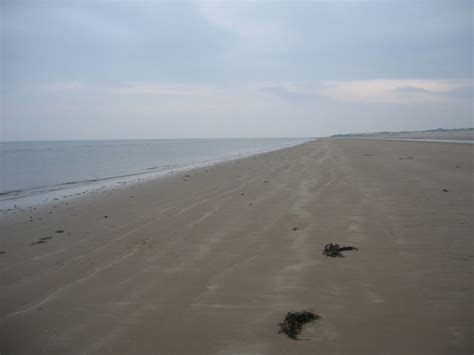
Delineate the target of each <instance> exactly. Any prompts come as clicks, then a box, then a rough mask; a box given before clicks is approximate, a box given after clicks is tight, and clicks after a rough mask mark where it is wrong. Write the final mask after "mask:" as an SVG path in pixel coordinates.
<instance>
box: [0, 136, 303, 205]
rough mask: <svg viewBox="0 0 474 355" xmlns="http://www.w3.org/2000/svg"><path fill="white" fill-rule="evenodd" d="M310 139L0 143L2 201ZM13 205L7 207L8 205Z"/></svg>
mask: <svg viewBox="0 0 474 355" xmlns="http://www.w3.org/2000/svg"><path fill="white" fill-rule="evenodd" d="M308 140H310V139H309V138H274V139H273V138H268V139H157V140H114V141H63V142H59V141H55V142H1V143H0V164H1V171H0V202H2V201H3V202H4V203H3V204H0V205H3V207H5V201H9V202H12V201H13V202H15V200H18V199H20V198H21V199H23V200H24V199H25V197H28V196H33V195H35V196H38V195H39V194H44V193H45V192H51V191H61V190H66V189H71V188H77V187H78V186H81V187H84V186H88V185H90V184H95V185H97V184H98V183H105V184H106V183H107V182H108V181H116V180H117V179H120V180H121V181H126V180H127V179H130V178H136V177H137V176H141V175H148V176H149V175H150V174H151V173H156V174H158V173H163V172H166V171H170V170H173V169H181V168H186V167H189V166H196V165H203V164H206V163H209V162H215V161H221V160H225V159H230V158H233V157H239V156H244V155H249V154H254V153H258V152H262V151H268V150H273V149H277V148H281V147H285V146H291V145H296V144H300V143H303V142H305V141H308ZM8 204H11V203H8Z"/></svg>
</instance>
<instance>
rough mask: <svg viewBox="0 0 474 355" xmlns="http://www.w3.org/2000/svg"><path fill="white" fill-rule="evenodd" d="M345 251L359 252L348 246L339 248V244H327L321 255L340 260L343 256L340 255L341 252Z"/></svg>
mask: <svg viewBox="0 0 474 355" xmlns="http://www.w3.org/2000/svg"><path fill="white" fill-rule="evenodd" d="M345 250H359V249H357V248H356V247H353V246H350V245H349V246H343V247H340V246H339V244H332V243H329V244H327V245H326V246H325V247H324V250H323V255H326V256H330V257H332V258H335V257H339V258H342V257H343V255H342V254H341V251H345Z"/></svg>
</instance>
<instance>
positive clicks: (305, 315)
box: [278, 311, 321, 340]
mask: <svg viewBox="0 0 474 355" xmlns="http://www.w3.org/2000/svg"><path fill="white" fill-rule="evenodd" d="M319 318H321V317H320V316H318V315H317V314H314V313H313V312H310V311H301V312H288V313H287V314H286V317H285V320H284V321H283V322H282V323H278V325H279V326H280V331H279V332H278V333H285V334H286V335H288V337H289V338H291V339H294V340H297V339H298V334H299V333H300V332H301V330H302V329H303V324H305V323H310V322H314V321H315V320H316V319H319Z"/></svg>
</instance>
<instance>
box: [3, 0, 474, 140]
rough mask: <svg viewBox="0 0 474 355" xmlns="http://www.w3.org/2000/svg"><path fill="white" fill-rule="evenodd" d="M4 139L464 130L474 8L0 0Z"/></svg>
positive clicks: (403, 0)
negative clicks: (435, 129) (436, 129)
mask: <svg viewBox="0 0 474 355" xmlns="http://www.w3.org/2000/svg"><path fill="white" fill-rule="evenodd" d="M0 6H1V8H0V9H1V52H0V53H1V58H0V59H1V77H0V83H1V87H0V98H1V119H0V139H1V140H4V141H15V140H71V139H128V138H134V139H140V138H217V137H298V136H301V137H320V136H327V135H332V134H338V133H353V132H373V131H384V130H390V131H399V130H423V129H433V128H439V127H442V128H464V127H473V126H474V124H473V118H472V117H473V86H474V79H473V64H472V63H473V15H474V13H473V2H472V1H471V0H467V1H464V0H442V1H441V0H440V1H437V0H429V1H428V0H424V1H417V0H410V1H409V0H365V1H362V0H345V1H340V0H327V1H319V0H313V1H265V0H261V1H243V0H242V1H214V2H208V1H157V0H148V1H118V0H117V1H114V0H107V1H93V0H82V1H80V0H60V1H58V0H49V1H42V0H28V1H27V0H2V1H0Z"/></svg>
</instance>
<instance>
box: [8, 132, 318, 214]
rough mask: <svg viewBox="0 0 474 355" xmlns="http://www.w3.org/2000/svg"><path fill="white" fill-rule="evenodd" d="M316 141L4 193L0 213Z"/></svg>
mask: <svg viewBox="0 0 474 355" xmlns="http://www.w3.org/2000/svg"><path fill="white" fill-rule="evenodd" d="M316 139H318V138H311V139H309V140H308V141H306V142H302V143H296V144H289V145H283V146H279V147H273V148H267V149H261V150H258V151H255V152H252V153H241V154H237V155H232V156H226V157H223V158H220V159H216V160H207V161H203V162H200V163H193V164H188V165H185V166H173V167H170V168H166V167H163V168H162V169H149V170H152V171H142V172H138V173H134V174H130V175H124V176H114V177H109V178H103V179H94V180H87V181H79V182H66V183H62V184H59V185H53V186H44V187H37V188H31V189H28V190H20V191H19V192H21V193H25V194H24V195H21V196H17V195H14V196H13V197H10V198H5V196H6V195H10V194H13V193H15V192H17V191H11V192H5V193H2V194H0V213H2V214H3V215H11V214H12V213H13V212H18V210H20V211H21V210H24V209H26V210H30V209H32V208H33V207H38V206H41V205H47V204H56V202H57V201H62V202H63V203H65V202H69V201H70V200H71V199H75V198H77V197H81V196H82V195H86V194H87V195H89V194H97V193H101V192H102V193H108V192H109V191H111V190H114V191H115V189H118V188H121V187H124V186H132V185H134V184H138V183H140V182H142V181H149V180H156V179H160V178H163V177H166V176H173V175H175V174H180V173H182V172H186V171H191V170H194V169H199V168H206V167H210V166H213V165H216V164H221V163H225V162H227V161H233V160H238V159H243V158H246V157H251V156H254V155H259V154H265V153H268V152H272V151H278V150H281V149H287V148H291V147H294V146H298V145H300V144H305V143H308V142H312V141H315V140H316ZM2 195H3V196H2ZM2 197H3V198H2ZM55 201H56V202H55ZM57 203H59V202H57Z"/></svg>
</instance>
